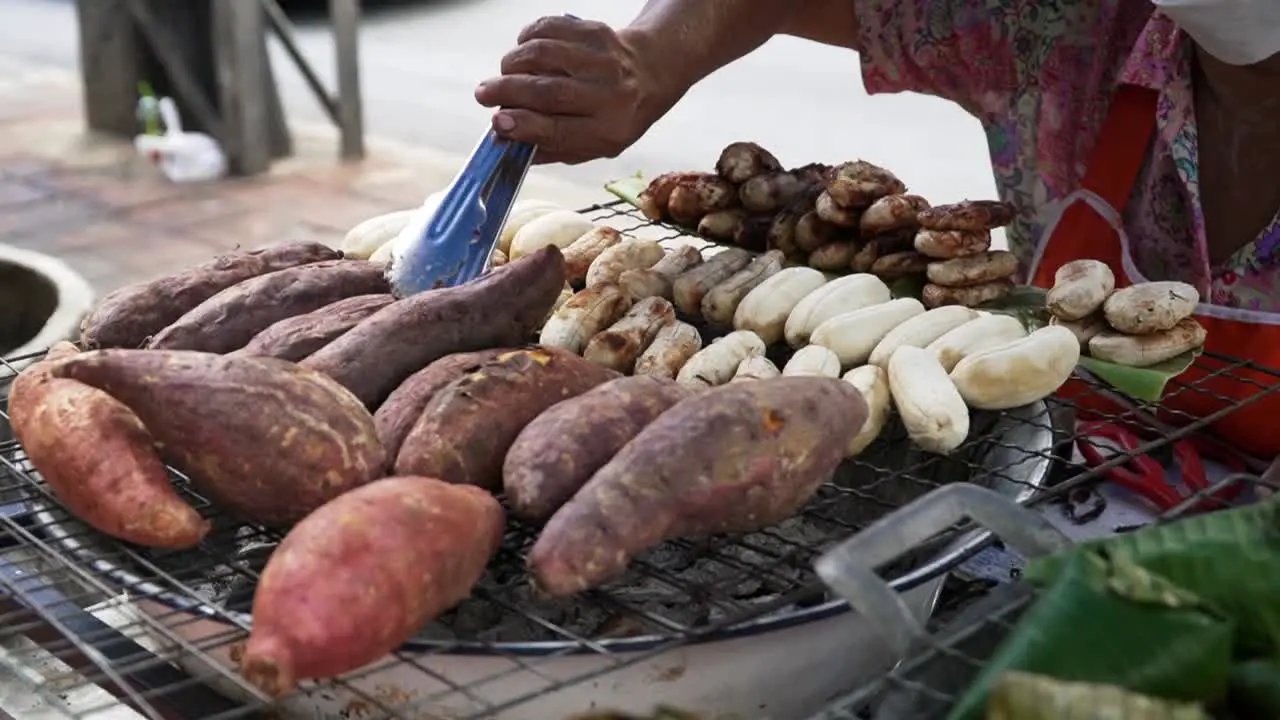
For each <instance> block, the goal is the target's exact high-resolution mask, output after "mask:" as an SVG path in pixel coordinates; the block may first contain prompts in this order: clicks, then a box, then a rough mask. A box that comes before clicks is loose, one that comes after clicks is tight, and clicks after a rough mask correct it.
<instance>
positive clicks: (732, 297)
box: [702, 250, 786, 328]
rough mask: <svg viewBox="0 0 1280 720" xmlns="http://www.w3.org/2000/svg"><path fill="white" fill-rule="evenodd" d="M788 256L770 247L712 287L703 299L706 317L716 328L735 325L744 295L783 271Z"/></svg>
mask: <svg viewBox="0 0 1280 720" xmlns="http://www.w3.org/2000/svg"><path fill="white" fill-rule="evenodd" d="M785 259H786V256H784V255H783V254H782V251H781V250H770V251H769V252H767V253H764V254H763V255H760V256H758V257H756V259H755V260H752V261H751V262H750V263H749V264H748V265H747V266H746V267H744V268H742V269H741V270H739V271H738V272H736V273H734V274H732V275H730V276H729V279H727V280H725V281H724V282H722V283H720V284H719V285H716V286H715V287H713V288H711V292H709V293H707V294H706V295H705V296H703V298H702V319H703V320H706V321H707V322H708V323H710V324H711V325H712V326H714V327H722V328H723V327H729V326H731V325H733V315H734V313H735V312H737V310H738V306H739V305H740V304H742V300H743V298H745V297H746V296H747V294H748V293H750V292H751V291H752V290H754V289H756V288H757V287H759V286H760V284H761V283H763V282H764V281H765V280H768V279H769V278H770V277H772V276H773V275H776V274H777V273H778V272H780V271H781V270H782V261H783V260H785Z"/></svg>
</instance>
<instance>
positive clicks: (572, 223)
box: [498, 210, 596, 260]
mask: <svg viewBox="0 0 1280 720" xmlns="http://www.w3.org/2000/svg"><path fill="white" fill-rule="evenodd" d="M595 226H596V225H595V223H593V222H591V219H590V218H588V217H587V216H586V215H583V214H582V213H577V212H574V211H572V210H552V211H551V212H549V213H547V214H546V215H539V216H538V217H536V218H534V219H533V220H530V221H529V222H528V223H527V224H525V226H524V227H522V228H520V230H518V231H517V232H516V234H515V237H513V238H512V239H511V247H510V248H509V249H508V250H506V253H507V257H508V258H511V259H512V260H519V259H520V258H522V257H524V256H525V255H532V254H533V253H535V252H537V251H539V250H541V249H542V248H544V247H547V246H549V245H555V246H556V247H558V248H560V249H561V250H563V249H565V248H567V247H569V246H570V245H572V244H573V242H574V241H575V240H577V239H578V238H580V237H582V236H583V235H586V234H587V233H589V232H591V230H592V229H594V228H595ZM498 249H499V250H501V249H502V248H498Z"/></svg>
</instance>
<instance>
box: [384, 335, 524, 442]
mask: <svg viewBox="0 0 1280 720" xmlns="http://www.w3.org/2000/svg"><path fill="white" fill-rule="evenodd" d="M511 351H512V350H511V349H510V348H499V349H494V350H480V351H478V352H467V353H455V354H453V355H445V356H444V357H442V358H440V359H439V360H437V361H435V362H433V363H431V364H430V365H428V366H426V367H424V368H422V369H421V370H419V371H418V372H416V373H414V374H412V375H410V376H409V377H408V379H406V380H405V381H404V382H402V383H400V387H398V388H396V389H395V390H393V391H392V392H391V394H390V395H388V396H387V399H386V401H385V402H383V403H382V404H381V405H379V406H378V412H376V413H374V414H373V423H374V425H376V426H377V428H378V439H379V440H381V441H382V447H383V448H385V449H386V451H387V457H389V458H395V457H396V456H397V455H399V454H400V447H401V446H402V445H404V439H405V438H406V437H408V436H409V431H410V430H412V429H413V425H414V423H416V422H418V418H420V417H422V411H423V410H424V409H425V408H426V407H427V403H428V402H430V401H431V398H432V397H434V396H435V394H436V393H437V392H439V391H440V389H441V388H443V387H444V386H446V385H448V384H449V383H451V382H453V381H454V380H457V379H458V378H460V377H462V376H463V375H467V374H469V373H473V372H475V371H476V370H478V369H480V366H481V365H483V364H484V363H486V362H489V361H490V360H492V359H494V358H496V357H498V356H499V355H502V354H505V353H509V352H511Z"/></svg>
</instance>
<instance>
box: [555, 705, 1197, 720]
mask: <svg viewBox="0 0 1280 720" xmlns="http://www.w3.org/2000/svg"><path fill="white" fill-rule="evenodd" d="M571 720H698V716H697V715H694V714H692V713H687V712H685V711H683V710H678V709H676V708H673V707H669V706H667V705H659V706H658V707H657V708H655V709H654V711H653V714H652V715H631V714H628V713H620V712H616V711H612V710H604V711H596V712H589V713H587V714H585V715H574V716H573V718H572V719H571ZM1179 720H1181V719H1179Z"/></svg>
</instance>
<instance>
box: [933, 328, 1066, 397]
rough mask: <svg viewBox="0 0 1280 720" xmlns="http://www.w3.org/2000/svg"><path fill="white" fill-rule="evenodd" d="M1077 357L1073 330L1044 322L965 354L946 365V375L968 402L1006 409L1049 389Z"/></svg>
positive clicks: (1062, 379) (1059, 384)
mask: <svg viewBox="0 0 1280 720" xmlns="http://www.w3.org/2000/svg"><path fill="white" fill-rule="evenodd" d="M1079 360H1080V340H1079V339H1078V338H1076V335H1075V333H1073V332H1071V330H1069V329H1067V328H1064V327H1061V326H1057V325H1049V326H1047V327H1043V328H1040V329H1039V330H1036V331H1035V332H1033V333H1031V334H1030V335H1028V336H1026V337H1024V338H1022V339H1021V340H1014V341H1012V342H1008V343H1005V344H1004V345H999V346H997V347H994V348H991V349H989V350H984V351H982V352H980V353H975V354H973V355H970V356H968V357H966V358H965V359H963V360H961V361H960V362H959V363H958V364H957V365H956V367H955V369H954V370H952V371H951V380H952V382H953V383H955V386H956V389H957V390H959V391H960V395H961V396H962V397H963V398H964V401H965V402H966V403H968V404H969V407H972V408H977V409H979V410H1007V409H1009V408H1015V407H1020V406H1022V405H1026V404H1028V403H1033V402H1035V401H1036V400H1042V399H1044V398H1046V397H1048V396H1050V395H1052V394H1053V393H1054V392H1056V391H1057V389H1058V388H1060V387H1062V385H1063V383H1065V382H1066V381H1067V379H1068V378H1070V377H1071V373H1072V371H1074V370H1075V367H1076V363H1077V362H1078V361H1079Z"/></svg>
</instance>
